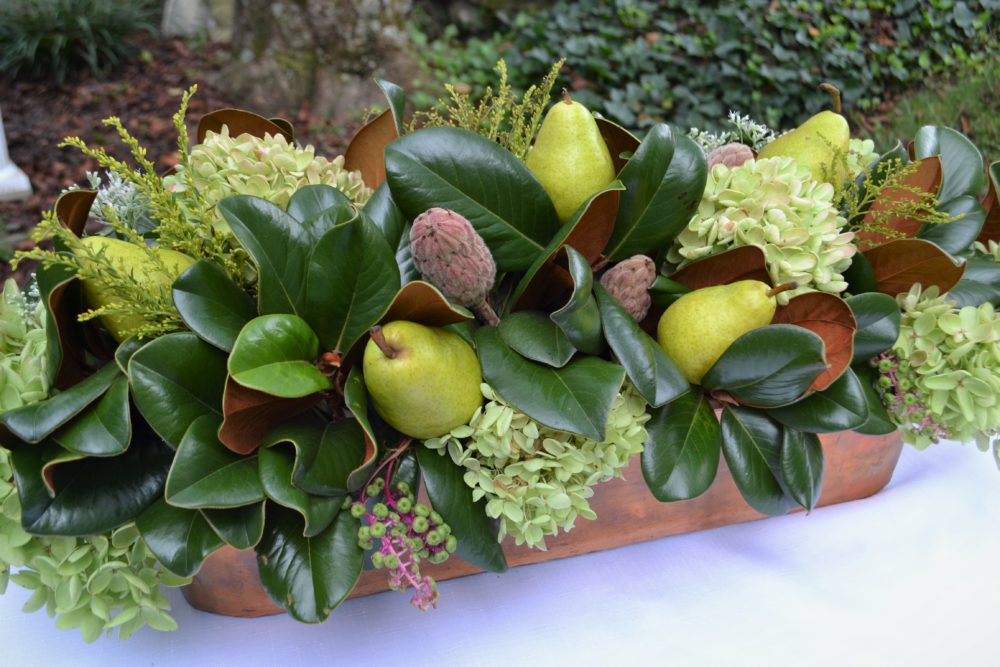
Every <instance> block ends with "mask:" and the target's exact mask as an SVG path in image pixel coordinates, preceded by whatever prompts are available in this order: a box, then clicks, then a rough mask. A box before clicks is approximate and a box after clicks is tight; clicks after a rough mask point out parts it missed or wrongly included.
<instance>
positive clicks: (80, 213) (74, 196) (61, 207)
mask: <svg viewBox="0 0 1000 667" xmlns="http://www.w3.org/2000/svg"><path fill="white" fill-rule="evenodd" d="M96 197H97V192H96V191H95V190H71V191H69V192H65V193H63V194H62V195H60V196H59V199H58V200H57V201H56V216H57V217H58V218H59V222H60V223H62V226H63V227H66V228H67V229H69V230H70V231H71V232H73V233H74V234H76V235H77V236H83V229H84V227H86V225H87V218H88V217H89V216H90V207H91V206H93V205H94V199H95V198H96Z"/></svg>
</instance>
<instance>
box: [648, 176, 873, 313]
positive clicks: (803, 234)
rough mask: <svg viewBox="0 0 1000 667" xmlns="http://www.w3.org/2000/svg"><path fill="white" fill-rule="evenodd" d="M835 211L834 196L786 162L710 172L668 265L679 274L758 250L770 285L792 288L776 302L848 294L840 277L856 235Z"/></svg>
mask: <svg viewBox="0 0 1000 667" xmlns="http://www.w3.org/2000/svg"><path fill="white" fill-rule="evenodd" d="M846 225H847V221H846V220H845V219H844V218H843V217H841V215H840V213H839V211H838V209H837V207H836V206H835V205H834V188H833V186H832V185H830V184H829V183H819V182H817V181H814V180H812V179H811V178H810V176H809V172H808V171H807V170H806V169H805V168H804V167H801V166H800V165H798V164H796V162H795V160H794V159H792V158H787V157H776V158H768V159H764V160H752V161H749V162H746V163H744V164H743V165H741V166H739V167H735V168H733V169H730V168H729V167H726V166H725V165H722V164H718V165H716V166H714V167H712V170H711V171H710V172H709V174H708V180H707V182H706V184H705V193H704V195H702V199H701V204H700V205H699V207H698V210H697V212H696V213H695V215H694V216H693V217H692V219H691V222H689V223H688V225H687V226H686V227H685V228H684V229H683V230H682V231H681V233H680V234H678V235H677V239H676V240H675V241H674V245H673V246H672V247H671V248H670V250H669V251H668V253H667V263H668V264H671V265H673V266H674V267H675V268H682V267H684V266H686V265H688V264H690V263H691V262H693V261H695V260H698V259H702V258H704V257H709V256H711V255H718V254H719V253H722V252H725V251H726V250H729V249H731V248H737V247H740V246H757V247H758V248H761V249H762V250H763V251H764V254H765V255H766V257H767V271H768V274H769V275H770V276H771V280H773V281H774V284H776V285H781V284H784V283H789V282H795V283H797V284H798V285H799V287H798V289H796V290H792V291H789V292H782V293H781V294H779V295H778V297H777V298H778V302H779V303H781V304H786V303H788V300H789V299H790V298H792V297H794V296H795V295H797V294H801V293H803V292H810V291H813V290H819V291H821V292H830V293H832V294H837V293H840V292H843V291H844V290H845V289H847V282H846V281H845V280H844V276H843V274H842V272H843V271H845V270H847V267H849V266H850V265H851V257H853V256H854V254H855V252H857V248H856V247H855V245H854V243H853V241H854V234H853V233H852V232H845V231H843V230H844V228H845V226H846Z"/></svg>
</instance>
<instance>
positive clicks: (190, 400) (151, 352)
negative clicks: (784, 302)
mask: <svg viewBox="0 0 1000 667" xmlns="http://www.w3.org/2000/svg"><path fill="white" fill-rule="evenodd" d="M128 374H129V380H130V383H131V385H132V400H134V401H135V406H136V407H137V408H139V412H141V413H142V416H143V417H145V418H146V421H148V422H149V425H150V426H152V427H153V430H154V431H156V432H157V433H158V434H159V435H160V437H161V438H163V439H164V440H165V441H166V442H167V444H168V445H170V446H172V447H176V446H177V445H179V444H180V442H181V439H182V438H183V437H184V434H185V433H186V432H187V430H188V427H189V426H190V425H191V422H193V421H194V420H195V419H197V418H198V417H201V416H203V415H212V414H214V415H219V416H221V415H222V391H223V389H224V388H225V385H226V355H225V354H224V353H222V352H220V351H219V350H218V349H217V348H215V347H212V346H211V345H209V344H208V343H206V342H205V341H203V340H201V339H200V338H198V337H197V336H195V335H194V334H192V333H177V334H168V335H166V336H162V337H160V338H157V339H155V340H153V341H150V342H149V343H147V344H146V345H144V346H143V347H142V349H140V350H139V351H138V352H136V353H135V354H134V355H132V360H131V361H130V362H129V366H128Z"/></svg>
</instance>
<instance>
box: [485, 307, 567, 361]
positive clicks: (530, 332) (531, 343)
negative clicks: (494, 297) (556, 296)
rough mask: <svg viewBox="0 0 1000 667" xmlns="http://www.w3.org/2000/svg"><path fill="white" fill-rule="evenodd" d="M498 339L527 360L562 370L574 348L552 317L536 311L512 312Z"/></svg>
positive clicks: (502, 322) (501, 326)
mask: <svg viewBox="0 0 1000 667" xmlns="http://www.w3.org/2000/svg"><path fill="white" fill-rule="evenodd" d="M498 330H499V333H500V338H501V339H503V342H504V343H506V344H507V346H508V347H510V348H511V349H512V350H514V351H515V352H517V353H518V354H520V355H521V356H522V357H525V358H526V359H530V360H532V361H538V362H540V363H543V364H547V365H549V366H554V367H555V368H562V367H563V366H565V365H566V363H567V362H568V361H569V360H570V359H571V358H572V357H573V354H574V353H575V352H576V348H575V347H573V343H571V342H570V340H569V338H567V337H566V334H564V333H563V331H562V329H560V328H559V327H558V326H557V325H556V323H555V322H553V321H552V320H551V318H549V317H547V316H546V315H545V314H544V313H540V312H538V311H535V310H523V311H521V312H518V313H511V314H510V315H508V316H507V317H505V318H503V320H502V321H501V322H500V326H499V328H498Z"/></svg>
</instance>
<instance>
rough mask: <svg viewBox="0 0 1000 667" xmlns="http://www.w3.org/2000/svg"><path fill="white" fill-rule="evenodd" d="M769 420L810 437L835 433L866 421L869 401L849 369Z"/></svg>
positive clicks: (771, 412) (772, 412) (773, 412)
mask: <svg viewBox="0 0 1000 667" xmlns="http://www.w3.org/2000/svg"><path fill="white" fill-rule="evenodd" d="M768 414H769V415H771V417H773V418H775V419H777V420H778V421H779V422H781V423H782V424H784V425H785V426H788V427H790V428H794V429H797V430H799V431H808V432H810V433H835V432H837V431H849V430H851V429H855V428H858V427H859V426H861V425H863V424H864V423H865V422H866V421H868V401H867V399H866V398H865V390H864V388H863V387H862V386H861V381H860V380H859V379H858V376H857V375H855V374H854V371H852V370H851V369H850V368H848V369H847V370H845V371H844V373H843V374H842V375H841V376H840V377H839V378H837V379H836V380H835V381H834V383H833V384H831V385H830V386H829V387H827V388H826V389H824V390H823V391H817V392H814V393H812V394H809V395H808V396H806V397H805V398H803V399H801V400H799V401H796V402H795V403H792V404H791V405H786V406H784V407H781V408H772V409H770V410H768Z"/></svg>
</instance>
